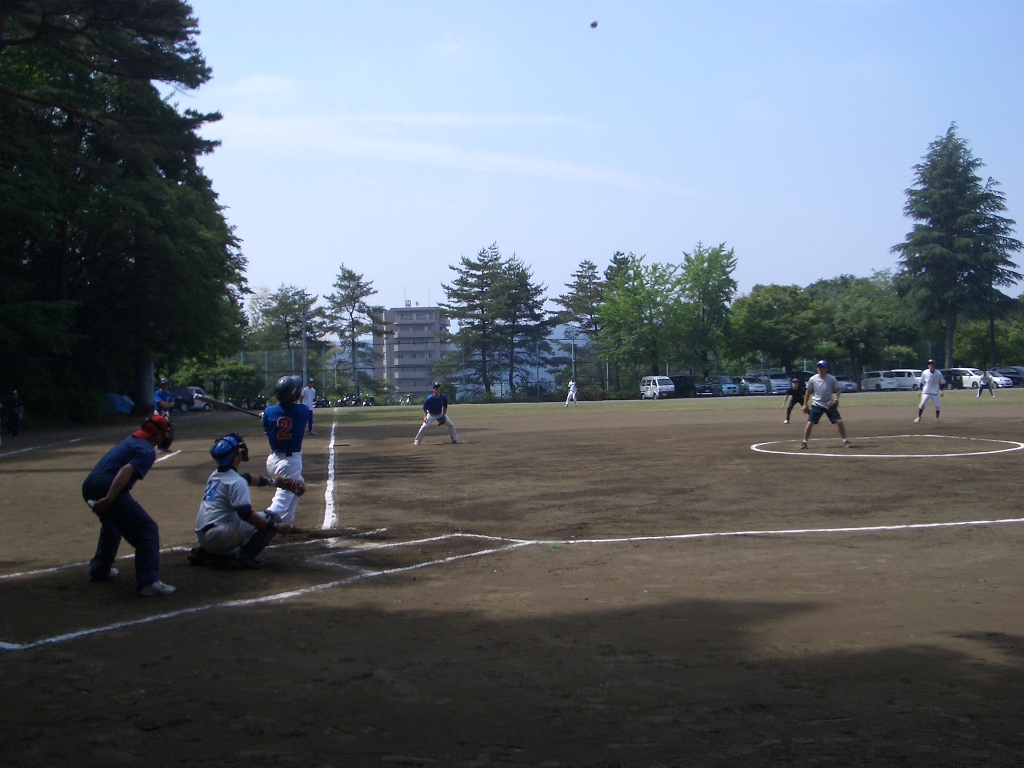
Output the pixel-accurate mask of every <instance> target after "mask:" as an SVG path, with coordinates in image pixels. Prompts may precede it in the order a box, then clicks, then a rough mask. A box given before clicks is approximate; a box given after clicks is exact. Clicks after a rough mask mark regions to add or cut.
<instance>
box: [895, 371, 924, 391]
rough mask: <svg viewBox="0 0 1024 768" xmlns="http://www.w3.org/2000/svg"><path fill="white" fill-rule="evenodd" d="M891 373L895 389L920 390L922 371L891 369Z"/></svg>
mask: <svg viewBox="0 0 1024 768" xmlns="http://www.w3.org/2000/svg"><path fill="white" fill-rule="evenodd" d="M892 373H893V376H895V377H896V387H897V389H915V390H916V389H920V388H921V374H922V373H924V371H922V370H920V369H918V368H893V369H892Z"/></svg>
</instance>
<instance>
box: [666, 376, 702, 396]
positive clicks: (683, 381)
mask: <svg viewBox="0 0 1024 768" xmlns="http://www.w3.org/2000/svg"><path fill="white" fill-rule="evenodd" d="M669 378H670V379H672V384H673V385H674V386H675V388H676V392H675V396H676V397H696V396H697V382H695V381H694V380H693V379H692V378H691V377H689V376H669Z"/></svg>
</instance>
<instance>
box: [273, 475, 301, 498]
mask: <svg viewBox="0 0 1024 768" xmlns="http://www.w3.org/2000/svg"><path fill="white" fill-rule="evenodd" d="M274 485H276V486H277V487H278V488H284V489H285V490H286V491H291V492H292V493H294V494H295V495H296V496H301V495H302V494H304V493H305V492H306V484H305V483H304V482H302V481H301V480H299V479H298V478H296V477H285V476H284V475H277V476H276V477H275V478H274Z"/></svg>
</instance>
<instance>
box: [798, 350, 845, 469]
mask: <svg viewBox="0 0 1024 768" xmlns="http://www.w3.org/2000/svg"><path fill="white" fill-rule="evenodd" d="M815 368H816V369H817V371H818V372H817V373H816V374H814V375H813V376H811V378H809V379H808V380H807V393H806V394H805V395H804V413H809V414H810V415H809V416H808V417H807V425H806V426H805V427H804V441H803V442H802V443H800V448H801V450H807V438H809V437H810V436H811V430H812V429H814V425H815V424H817V423H818V421H820V420H821V417H822V416H828V420H829V421H831V422H832V423H833V424H835V425H836V428H837V429H838V430H839V436H840V437H842V438H843V445H845V446H846V447H847V448H850V447H852V446H851V445H850V441H849V440H847V439H846V425H844V424H843V417H842V416H840V415H839V392H840V390H839V382H838V381H837V380H836V377H835V376H833V375H832V374H831V373H829V372H828V360H819V361H818V362H817V363H816V364H815Z"/></svg>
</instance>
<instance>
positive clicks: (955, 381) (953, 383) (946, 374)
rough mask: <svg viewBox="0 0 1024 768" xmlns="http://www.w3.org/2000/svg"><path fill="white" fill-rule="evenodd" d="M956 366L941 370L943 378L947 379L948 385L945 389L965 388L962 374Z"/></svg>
mask: <svg viewBox="0 0 1024 768" xmlns="http://www.w3.org/2000/svg"><path fill="white" fill-rule="evenodd" d="M957 370H958V369H956V368H949V369H946V370H942V371H939V373H941V374H942V378H943V379H945V380H946V386H944V387H943V389H963V388H964V380H963V377H962V376H960V374H958V373H957Z"/></svg>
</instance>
